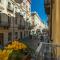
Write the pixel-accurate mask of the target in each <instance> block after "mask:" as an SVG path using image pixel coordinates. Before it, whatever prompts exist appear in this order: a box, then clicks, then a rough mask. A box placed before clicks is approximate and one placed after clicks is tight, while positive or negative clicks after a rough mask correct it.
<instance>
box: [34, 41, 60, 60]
mask: <svg viewBox="0 0 60 60" xmlns="http://www.w3.org/2000/svg"><path fill="white" fill-rule="evenodd" d="M59 51H60V45H56V44H52V43H45V42H41V43H40V45H39V46H38V48H37V50H36V54H35V57H36V60H39V59H40V60H60V55H59V54H60V53H59Z"/></svg>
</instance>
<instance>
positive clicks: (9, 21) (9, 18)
mask: <svg viewBox="0 0 60 60" xmlns="http://www.w3.org/2000/svg"><path fill="white" fill-rule="evenodd" d="M8 23H9V24H10V23H11V17H10V16H8Z"/></svg>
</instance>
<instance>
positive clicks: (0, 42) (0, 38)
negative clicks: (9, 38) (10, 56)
mask: <svg viewBox="0 0 60 60" xmlns="http://www.w3.org/2000/svg"><path fill="white" fill-rule="evenodd" d="M3 41H4V35H3V33H0V45H2V46H3Z"/></svg>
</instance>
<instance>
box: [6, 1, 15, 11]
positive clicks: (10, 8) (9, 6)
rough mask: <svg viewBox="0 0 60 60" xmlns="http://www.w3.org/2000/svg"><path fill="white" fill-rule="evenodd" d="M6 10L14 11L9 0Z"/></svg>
mask: <svg viewBox="0 0 60 60" xmlns="http://www.w3.org/2000/svg"><path fill="white" fill-rule="evenodd" d="M7 10H8V11H10V12H13V11H14V8H13V6H12V4H11V3H10V2H8V6H7Z"/></svg>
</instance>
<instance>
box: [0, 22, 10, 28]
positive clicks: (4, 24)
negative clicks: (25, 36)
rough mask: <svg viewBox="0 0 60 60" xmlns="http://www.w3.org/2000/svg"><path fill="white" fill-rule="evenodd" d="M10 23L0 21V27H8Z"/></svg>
mask: <svg viewBox="0 0 60 60" xmlns="http://www.w3.org/2000/svg"><path fill="white" fill-rule="evenodd" d="M9 26H10V24H9V23H8V22H0V28H4V29H8V28H9Z"/></svg>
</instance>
